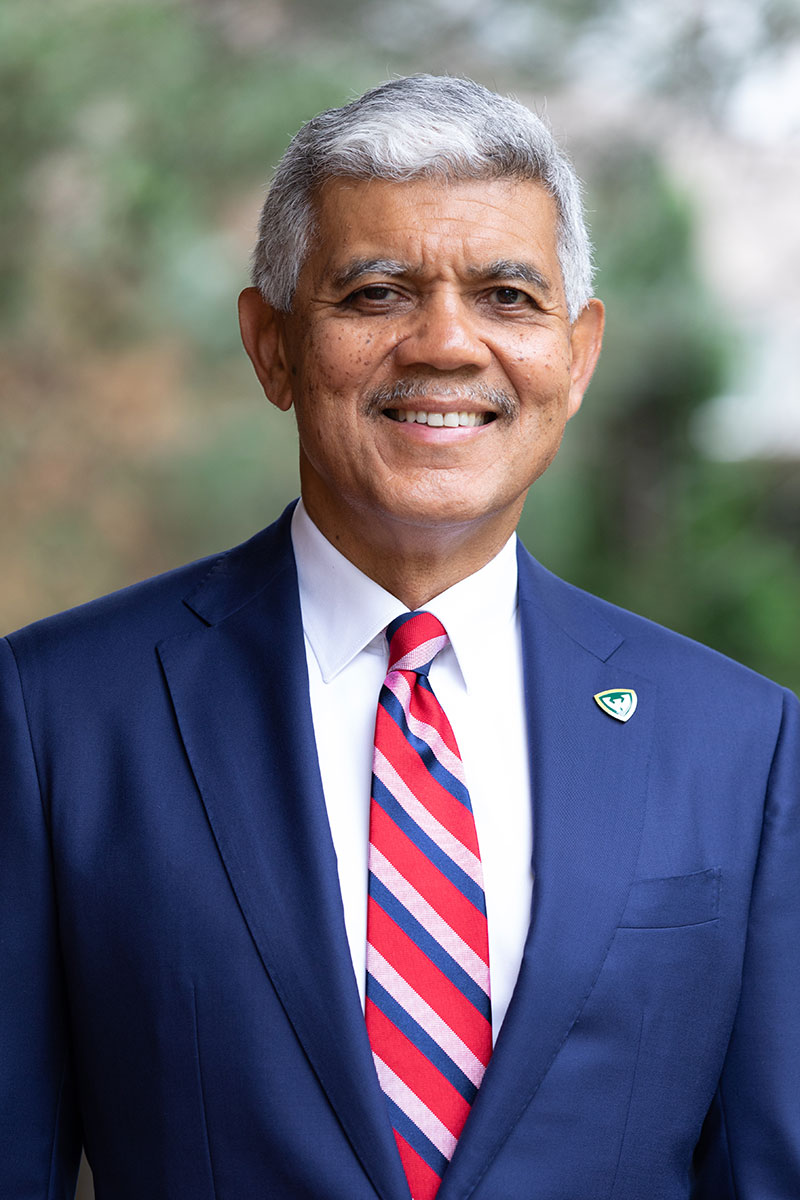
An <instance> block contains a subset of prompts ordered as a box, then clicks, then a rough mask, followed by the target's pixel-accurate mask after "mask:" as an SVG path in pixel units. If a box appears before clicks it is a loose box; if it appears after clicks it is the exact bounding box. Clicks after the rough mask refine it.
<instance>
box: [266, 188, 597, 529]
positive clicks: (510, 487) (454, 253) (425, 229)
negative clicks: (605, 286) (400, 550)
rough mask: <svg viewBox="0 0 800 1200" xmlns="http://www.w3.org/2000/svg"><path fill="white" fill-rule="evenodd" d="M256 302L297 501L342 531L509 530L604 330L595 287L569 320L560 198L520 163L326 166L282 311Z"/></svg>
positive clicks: (577, 395) (552, 449)
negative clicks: (498, 176)
mask: <svg viewBox="0 0 800 1200" xmlns="http://www.w3.org/2000/svg"><path fill="white" fill-rule="evenodd" d="M245 295H247V294H245ZM250 304H251V306H253V308H255V307H256V306H258V305H259V304H261V305H262V306H263V302H261V301H260V299H259V298H258V296H257V295H256V294H255V293H253V294H252V295H251V299H250ZM246 308H247V302H245V310H246ZM263 309H264V311H265V313H266V314H267V316H266V317H265V318H264V319H263V322H262V336H261V337H260V339H259V337H258V336H256V337H255V338H254V336H253V334H252V330H251V336H250V344H248V351H249V353H250V355H251V358H253V361H254V363H255V364H256V369H257V370H258V371H259V376H260V377H261V379H262V382H263V383H264V385H265V389H266V391H267V394H268V396H269V398H270V400H272V402H273V403H275V404H277V405H278V407H281V408H288V407H290V406H291V405H293V406H294V409H295V413H296V417H297V426H298V431H299V438H300V456H301V480H302V487H303V497H304V501H305V503H306V507H307V508H308V510H309V513H310V515H311V516H312V518H313V519H314V521H315V522H316V524H317V525H318V526H319V528H320V529H321V530H322V532H323V533H325V534H326V536H328V538H329V539H330V540H332V541H334V542H340V543H341V539H342V538H346V536H347V534H348V532H352V531H354V530H358V531H360V534H361V536H366V537H367V538H369V537H370V536H372V537H373V540H374V542H375V544H376V545H377V544H379V543H381V542H383V544H384V545H390V542H391V538H392V536H398V535H400V534H405V533H407V532H408V527H410V526H411V527H418V528H419V529H420V530H423V529H425V528H428V529H430V528H431V527H439V528H442V527H446V526H453V527H464V526H467V527H469V526H471V525H473V524H474V523H476V522H477V523H480V522H486V521H493V522H495V523H497V522H499V523H500V524H501V525H503V526H506V525H507V526H508V534H510V532H511V530H512V529H513V528H514V526H515V525H516V521H517V519H518V517H519V513H520V511H521V508H522V504H523V501H524V498H525V494H526V492H527V490H528V488H529V486H530V485H531V483H532V482H533V481H534V480H535V479H536V478H537V477H538V476H539V475H540V474H541V473H542V471H544V469H545V468H546V467H547V466H548V464H549V463H550V462H551V461H552V459H553V457H554V455H555V453H556V451H557V449H558V446H559V443H560V441H561V437H562V434H563V431H564V426H565V424H566V422H567V421H568V420H569V418H570V417H571V416H572V415H573V413H575V412H576V411H577V409H578V407H579V405H580V402H581V398H582V395H583V392H584V389H585V387H586V385H587V383H588V380H589V376H590V374H591V371H592V369H593V366H594V362H595V359H596V356H597V352H598V351H599V344H600V336H601V331H602V306H601V305H600V304H599V302H597V301H593V302H592V305H590V307H589V308H588V309H587V310H584V313H583V314H582V315H581V317H579V319H578V321H577V322H576V323H575V325H574V326H572V327H571V326H570V322H569V319H568V316H567V309H566V304H565V299H564V290H563V285H562V279H561V271H560V268H559V263H558V258H557V252H556V209H555V205H554V203H553V201H552V199H551V197H550V196H549V195H548V194H547V193H546V192H545V191H544V189H543V188H541V187H540V186H539V185H538V184H535V183H532V182H527V181H525V182H517V181H509V180H489V181H475V182H472V181H470V182H461V183H453V184H444V183H442V182H440V181H431V180H419V181H413V182H406V183H390V182H385V181H382V180H380V181H379V180H375V181H371V182H360V181H352V180H345V179H336V180H332V181H329V182H328V183H327V184H326V185H325V186H324V187H323V189H322V191H321V194H320V196H319V200H318V209H317V235H316V238H315V240H314V244H313V246H312V249H311V252H310V253H309V255H308V258H307V260H306V262H305V264H304V266H303V269H302V271H301V273H300V278H299V281H298V286H297V291H296V295H295V299H294V304H293V310H292V313H291V314H290V315H288V316H284V315H282V314H275V313H273V312H272V310H269V309H268V308H267V306H263ZM252 323H253V322H251V324H252ZM256 324H257V322H256ZM245 342H246V344H247V343H248V336H247V333H245ZM254 345H255V346H256V349H255V352H254ZM259 347H260V348H259ZM259 358H260V362H261V367H260V369H259V361H258V360H259ZM464 414H465V415H464ZM506 536H507V534H506Z"/></svg>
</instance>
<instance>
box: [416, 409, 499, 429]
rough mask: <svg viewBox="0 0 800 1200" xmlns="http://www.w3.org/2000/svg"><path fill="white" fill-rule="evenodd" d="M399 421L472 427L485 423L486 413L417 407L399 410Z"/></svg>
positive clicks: (451, 426) (450, 427)
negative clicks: (432, 409) (426, 410)
mask: <svg viewBox="0 0 800 1200" xmlns="http://www.w3.org/2000/svg"><path fill="white" fill-rule="evenodd" d="M397 419H398V421H411V422H414V421H416V423H417V424H418V425H431V426H434V427H436V428H439V427H441V426H446V427H447V428H448V429H455V428H456V427H457V426H459V425H461V426H467V427H469V428H472V427H473V426H475V425H483V423H484V420H485V414H484V413H476V412H459V413H456V412H446V413H439V412H431V413H429V412H418V411H417V410H416V409H404V408H400V409H398V410H397Z"/></svg>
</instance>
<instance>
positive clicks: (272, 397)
mask: <svg viewBox="0 0 800 1200" xmlns="http://www.w3.org/2000/svg"><path fill="white" fill-rule="evenodd" d="M285 316H286V314H285V313H282V312H278V311H277V309H274V308H273V307H272V305H271V304H268V303H267V301H266V300H265V299H264V297H263V296H262V295H261V293H260V292H259V291H258V289H257V288H254V287H249V288H245V289H244V291H243V292H242V294H241V296H240V297H239V329H240V330H241V333H242V342H243V343H244V348H245V350H246V351H247V355H248V358H249V359H250V362H251V363H252V364H253V368H254V370H255V373H256V375H257V376H258V381H259V383H260V384H261V386H262V387H263V389H264V394H265V395H266V397H267V399H268V400H269V402H270V404H274V405H275V407H276V408H280V409H282V411H283V412H288V410H289V409H290V408H291V407H292V388H291V370H290V368H289V363H288V360H287V354H286V342H285V338H284V323H285Z"/></svg>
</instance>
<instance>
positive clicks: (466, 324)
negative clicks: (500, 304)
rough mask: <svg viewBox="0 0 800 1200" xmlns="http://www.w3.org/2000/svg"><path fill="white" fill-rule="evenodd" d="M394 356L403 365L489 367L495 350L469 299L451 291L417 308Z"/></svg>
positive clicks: (445, 368) (448, 368)
mask: <svg viewBox="0 0 800 1200" xmlns="http://www.w3.org/2000/svg"><path fill="white" fill-rule="evenodd" d="M395 359H396V362H397V365H398V366H401V367H415V366H427V367H433V368H435V369H436V370H438V371H456V370H458V369H459V368H462V367H473V368H474V367H477V368H481V367H488V366H489V364H490V363H491V361H492V353H491V350H490V349H489V347H488V346H487V344H486V342H485V341H484V340H483V338H482V337H481V336H480V332H479V330H478V328H477V322H476V319H475V315H474V313H472V312H471V311H470V308H469V305H468V303H467V301H465V300H464V299H463V298H462V297H461V296H458V295H454V294H451V293H437V294H431V295H429V296H427V297H426V298H425V300H424V301H423V302H421V303H420V304H419V306H418V307H417V308H416V309H415V311H414V313H413V316H412V317H411V326H410V328H408V329H407V331H406V333H405V336H404V337H402V338H401V340H400V341H399V342H398V343H397V346H396V347H395Z"/></svg>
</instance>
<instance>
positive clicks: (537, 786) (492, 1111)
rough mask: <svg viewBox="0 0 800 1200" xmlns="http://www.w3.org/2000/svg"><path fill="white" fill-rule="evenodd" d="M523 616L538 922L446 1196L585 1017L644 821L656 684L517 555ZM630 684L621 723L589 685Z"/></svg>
mask: <svg viewBox="0 0 800 1200" xmlns="http://www.w3.org/2000/svg"><path fill="white" fill-rule="evenodd" d="M520 620H521V627H522V639H523V648H524V656H525V688H526V704H527V714H528V737H529V749H530V756H531V785H532V799H533V816H534V821H533V825H534V872H535V876H534V888H533V905H532V919H531V925H530V929H529V933H528V938H527V941H526V945H525V952H524V957H523V961H522V965H521V969H520V974H519V978H518V981H517V985H516V988H515V991H514V995H513V997H512V1000H511V1004H510V1006H509V1009H508V1013H507V1015H506V1018H505V1021H504V1023H503V1027H502V1029H501V1031H500V1035H499V1037H498V1040H497V1044H496V1047H495V1051H494V1054H493V1056H492V1060H491V1063H490V1065H489V1069H488V1071H487V1073H486V1076H485V1077H484V1081H483V1083H482V1085H481V1089H480V1091H479V1093H478V1096H477V1099H476V1102H475V1104H474V1106H473V1110H472V1112H471V1114H470V1117H469V1120H468V1122H467V1125H466V1127H465V1130H464V1133H463V1134H462V1137H461V1140H460V1142H459V1145H458V1148H457V1150H456V1153H455V1156H454V1158H453V1162H452V1164H451V1166H450V1168H449V1169H448V1171H447V1173H446V1174H445V1178H444V1182H443V1185H442V1188H441V1191H440V1193H439V1196H440V1200H455V1197H460V1198H464V1197H467V1196H469V1195H470V1193H471V1192H472V1191H473V1189H474V1188H475V1186H476V1185H477V1183H478V1181H479V1180H480V1178H481V1176H482V1175H483V1173H484V1171H485V1170H486V1167H487V1165H488V1164H489V1162H490V1161H491V1159H492V1158H493V1157H494V1155H495V1154H496V1153H497V1151H498V1150H499V1148H500V1147H501V1145H502V1144H503V1142H504V1141H505V1140H506V1138H507V1137H508V1136H509V1134H510V1133H511V1131H512V1129H513V1127H514V1125H515V1124H516V1122H517V1121H518V1120H519V1118H520V1116H521V1114H522V1112H523V1111H524V1109H525V1107H526V1106H527V1104H528V1103H529V1102H530V1101H531V1100H532V1099H533V1097H534V1096H535V1094H536V1091H537V1090H538V1088H539V1085H540V1083H541V1081H542V1079H543V1078H544V1076H545V1074H546V1073H547V1071H548V1069H549V1067H550V1065H551V1063H552V1062H553V1060H554V1059H555V1057H556V1055H557V1053H558V1050H559V1047H560V1046H561V1044H562V1042H563V1041H564V1039H565V1038H566V1036H567V1034H568V1033H569V1031H570V1029H571V1027H572V1025H573V1024H574V1022H575V1021H576V1019H577V1018H578V1016H579V1014H580V1012H581V1008H582V1006H583V1004H584V1002H585V1001H586V999H587V997H588V996H589V994H590V992H591V990H592V987H593V985H594V982H595V979H596V977H597V975H598V973H599V971H600V968H601V967H602V965H603V961H604V958H605V955H606V953H607V951H608V949H609V946H610V944H611V940H612V938H613V936H614V932H615V929H616V926H617V924H618V922H619V919H620V917H621V915H622V911H623V908H624V905H625V901H626V899H627V893H628V889H629V886H630V881H631V879H632V877H633V873H634V869H635V866H636V860H637V854H638V849H639V840H640V837H641V829H642V824H643V818H644V801H645V795H646V786H647V768H648V757H649V750H650V739H651V723H652V712H653V701H654V688H653V685H652V684H651V683H650V681H649V680H647V679H644V678H642V677H641V676H634V675H633V674H632V673H631V672H630V671H628V670H627V669H624V670H622V669H620V668H619V667H615V666H614V665H613V663H614V660H613V657H612V656H613V654H614V652H615V650H616V649H617V648H618V647H619V645H620V644H621V641H622V639H621V638H620V636H619V635H618V634H617V633H616V632H615V631H614V630H613V629H612V628H611V627H610V626H609V625H608V624H607V623H606V622H605V621H604V620H603V619H602V618H601V617H599V616H598V615H597V613H596V609H595V607H594V605H593V602H592V601H591V600H590V599H589V598H588V597H585V596H583V594H582V593H578V592H575V591H574V590H573V589H571V588H569V587H568V586H567V585H565V584H563V583H562V582H561V581H559V580H555V579H554V577H552V576H549V575H548V574H547V572H544V571H543V569H542V568H541V567H539V566H538V565H537V564H535V563H534V562H533V560H532V559H530V558H529V556H528V555H527V554H526V553H525V552H524V551H522V552H521V555H520ZM614 687H633V688H634V689H635V690H636V692H637V694H638V700H639V704H638V708H637V711H636V713H635V714H634V716H633V717H632V718H631V720H630V722H629V723H627V724H622V723H620V722H618V721H615V720H613V719H612V718H611V717H609V716H608V715H606V714H605V713H603V712H602V711H601V710H600V708H599V707H598V706H597V704H596V703H595V701H594V699H593V697H594V695H595V693H597V692H599V691H602V690H604V689H606V688H614Z"/></svg>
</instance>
